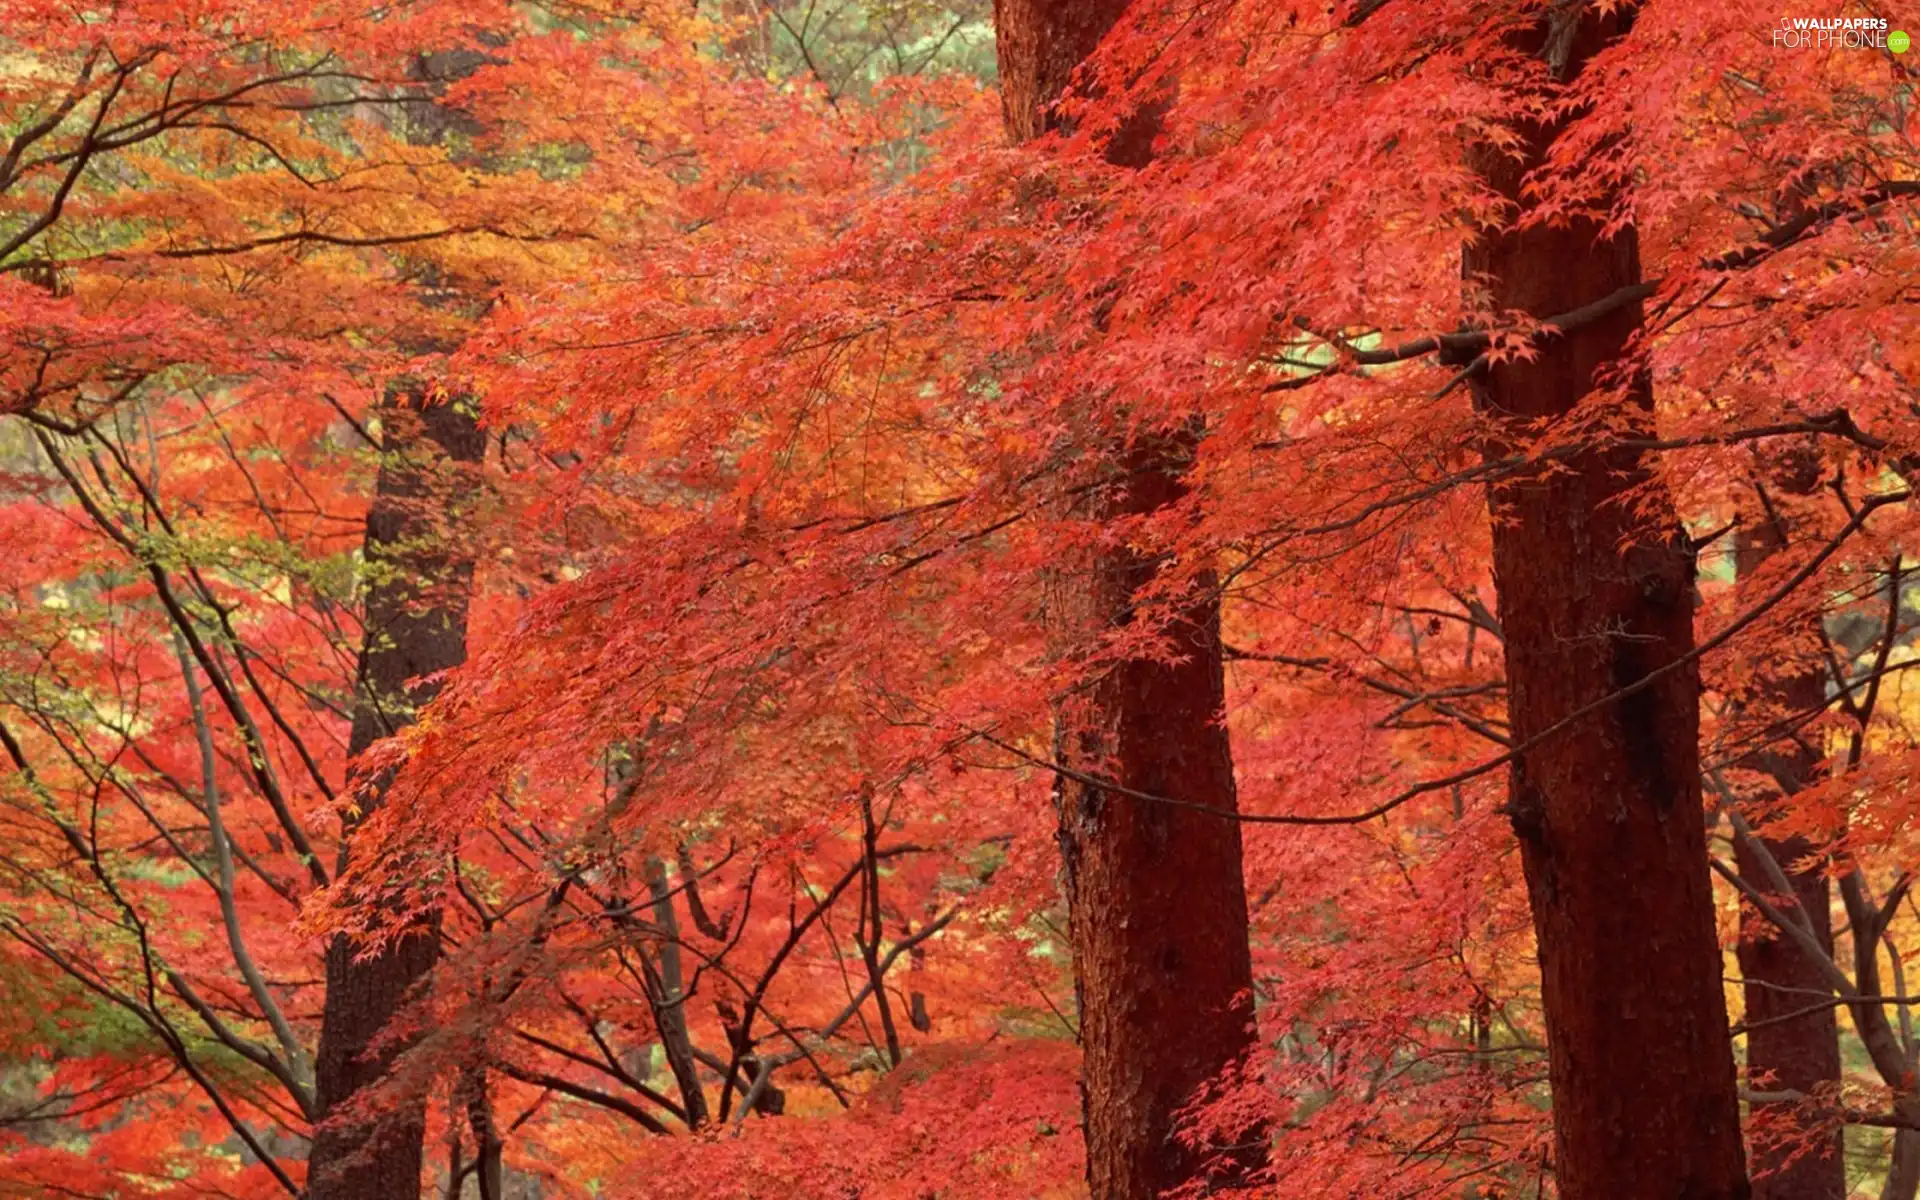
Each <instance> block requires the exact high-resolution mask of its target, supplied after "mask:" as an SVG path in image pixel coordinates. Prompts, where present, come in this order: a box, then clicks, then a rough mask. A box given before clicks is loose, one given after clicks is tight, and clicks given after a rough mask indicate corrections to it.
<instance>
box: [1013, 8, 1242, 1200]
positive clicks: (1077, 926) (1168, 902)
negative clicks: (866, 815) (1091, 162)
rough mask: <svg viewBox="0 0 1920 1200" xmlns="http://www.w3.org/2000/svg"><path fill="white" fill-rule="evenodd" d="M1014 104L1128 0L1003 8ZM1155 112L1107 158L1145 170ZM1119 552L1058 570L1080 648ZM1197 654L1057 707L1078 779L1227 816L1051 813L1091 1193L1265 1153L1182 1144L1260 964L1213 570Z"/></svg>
mask: <svg viewBox="0 0 1920 1200" xmlns="http://www.w3.org/2000/svg"><path fill="white" fill-rule="evenodd" d="M994 9H995V12H994V15H995V31H996V36H997V38H998V51H999V59H1000V81H1001V88H1002V100H1003V104H1004V105H1005V110H1006V120H1007V127H1008V130H1009V132H1010V133H1011V135H1012V137H1013V138H1014V139H1015V140H1016V141H1025V140H1028V139H1031V138H1034V137H1037V136H1040V135H1041V134H1043V133H1045V132H1047V131H1048V130H1050V129H1052V128H1055V127H1056V125H1057V123H1058V118H1057V116H1056V115H1055V114H1054V113H1053V112H1051V111H1050V108H1051V105H1052V103H1053V102H1054V101H1055V100H1057V99H1058V98H1059V97H1060V95H1061V94H1062V92H1063V91H1064V90H1065V88H1066V85H1067V83H1068V80H1069V77H1070V76H1071V75H1072V74H1073V72H1074V70H1075V69H1076V68H1077V67H1078V66H1079V65H1080V64H1081V62H1083V61H1084V60H1085V59H1086V58H1087V56H1088V55H1089V54H1091V53H1092V52H1093V50H1094V48H1095V47H1096V46H1098V45H1099V43H1100V40H1101V38H1102V37H1104V36H1105V35H1106V33H1107V32H1108V31H1109V30H1110V29H1111V28H1112V27H1113V25H1114V23H1115V22H1116V21H1117V20H1118V19H1119V18H1120V16H1121V14H1122V13H1123V12H1124V11H1125V9H1126V0H1078V2H1070V3H1060V2H1052V0H996V4H995V6H994ZM1155 123H1156V122H1155V114H1154V113H1152V112H1150V111H1149V112H1144V113H1142V114H1140V115H1139V116H1138V117H1136V119H1134V120H1133V121H1131V122H1129V123H1128V124H1127V125H1126V126H1124V127H1123V128H1122V129H1121V131H1120V132H1119V134H1118V135H1117V136H1116V137H1115V138H1114V139H1113V141H1112V142H1111V143H1110V144H1109V145H1108V146H1107V150H1106V153H1107V158H1108V159H1109V161H1111V162H1113V163H1115V164H1117V165H1122V166H1140V165H1143V164H1144V163H1145V162H1146V161H1147V159H1148V157H1149V154H1150V150H1151V146H1152V139H1153V133H1154V128H1155ZM1196 441H1197V433H1184V434H1179V435H1174V436H1167V437H1161V438H1157V439H1149V440H1148V441H1146V442H1145V443H1144V444H1142V445H1138V446H1135V447H1133V448H1130V449H1125V448H1121V447H1113V448H1112V450H1111V453H1112V454H1113V456H1114V461H1113V463H1112V464H1111V465H1112V466H1113V468H1115V469H1114V479H1113V480H1112V482H1111V484H1110V486H1109V487H1108V488H1107V489H1106V490H1105V492H1104V493H1103V494H1102V495H1101V496H1100V497H1099V498H1096V499H1095V500H1093V501H1092V505H1093V511H1092V513H1091V515H1092V516H1093V517H1094V518H1095V519H1096V520H1098V519H1107V518H1113V517H1120V516H1126V515H1135V514H1145V513H1152V512H1155V511H1158V510H1160V509H1163V508H1165V507H1167V506H1169V505H1172V504H1175V503H1177V502H1178V501H1179V500H1180V499H1181V498H1182V496H1184V495H1185V493H1186V485H1185V483H1184V481H1183V477H1184V474H1185V471H1186V465H1187V462H1188V461H1189V460H1190V458H1191V456H1192V451H1193V448H1194V445H1195V444H1196ZM1155 569H1156V568H1155V565H1154V563H1153V562H1152V561H1150V560H1148V559H1144V558H1142V557H1139V556H1137V555H1134V554H1131V553H1129V552H1127V551H1124V550H1119V551H1099V552H1094V553H1090V554H1088V555H1085V556H1082V557H1081V558H1080V559H1079V560H1078V561H1077V562H1074V563H1072V564H1070V565H1063V568H1062V570H1060V571H1059V572H1057V573H1056V575H1055V577H1054V580H1053V581H1052V584H1051V591H1050V595H1049V598H1048V605H1049V610H1050V611H1049V621H1050V622H1051V623H1052V625H1053V628H1054V632H1055V635H1056V636H1057V637H1059V638H1060V639H1061V640H1062V641H1063V642H1065V643H1070V644H1085V641H1086V639H1088V638H1090V637H1097V636H1099V634H1100V633H1101V632H1102V631H1104V630H1107V629H1111V628H1114V627H1117V626H1121V625H1125V624H1126V623H1128V622H1129V621H1131V620H1132V619H1133V611H1132V610H1133V598H1134V595H1135V594H1136V592H1137V591H1138V590H1139V589H1140V587H1141V586H1142V585H1144V584H1145V583H1146V582H1148V581H1149V580H1150V579H1151V578H1152V576H1153V574H1154V571H1155ZM1170 632H1171V635H1172V637H1173V639H1174V641H1175V644H1176V645H1177V646H1178V647H1179V649H1180V651H1181V653H1182V655H1183V656H1184V657H1183V660H1182V661H1180V662H1177V663H1172V664H1168V663H1156V662H1149V661H1145V660H1135V661H1130V662H1126V663H1122V664H1121V665H1119V666H1118V667H1117V668H1115V669H1113V670H1112V671H1111V672H1110V673H1109V674H1107V675H1106V676H1105V677H1104V678H1102V679H1100V680H1098V681H1097V682H1096V683H1094V684H1093V685H1092V686H1091V687H1090V688H1089V689H1087V690H1086V691H1085V692H1083V693H1081V694H1080V695H1079V696H1077V697H1076V698H1075V699H1074V700H1072V701H1070V702H1069V703H1067V704H1065V705H1063V706H1062V707H1061V709H1060V711H1059V712H1058V713H1056V718H1055V719H1056V729H1055V742H1056V756H1057V758H1058V760H1059V762H1060V763H1061V764H1062V765H1063V766H1065V767H1067V768H1068V769H1070V770H1072V771H1074V772H1076V773H1078V774H1080V775H1081V776H1083V777H1087V776H1090V777H1097V778H1105V779H1110V780H1112V781H1114V782H1116V783H1118V784H1120V785H1122V786H1124V787H1126V788H1128V789H1130V790H1132V791H1135V792H1144V793H1149V794H1152V795H1155V796H1168V797H1173V798H1176V799H1179V800H1183V801H1187V802H1190V803H1193V804H1200V805H1206V806H1208V807H1210V808H1215V809H1219V810H1220V811H1221V812H1222V813H1224V814H1228V815H1225V816H1220V817H1215V816H1209V815H1206V814H1204V813H1199V812H1194V811H1191V810H1188V809H1182V808H1175V807H1172V806H1168V805H1164V804H1155V803H1152V802H1150V801H1142V800H1140V799H1138V798H1136V797H1129V796H1124V795H1119V794H1116V793H1114V792H1112V791H1109V790H1103V789H1102V788H1100V787H1097V786H1091V785H1089V784H1088V783H1087V782H1085V779H1084V778H1082V779H1075V778H1072V777H1069V776H1067V775H1059V776H1057V781H1056V785H1055V803H1056V805H1057V808H1058V812H1059V822H1060V825H1059V841H1060V849H1061V856H1062V859H1063V866H1064V880H1065V890H1066V895H1067V908H1068V916H1069V920H1068V925H1069V938H1070V940H1071V942H1072V950H1073V964H1074V985H1075V992H1076V994H1077V996H1078V999H1079V1009H1080V1041H1081V1046H1082V1051H1083V1056H1084V1057H1083V1065H1082V1069H1081V1092H1082V1097H1083V1103H1084V1119H1085V1124H1086V1144H1087V1180H1088V1184H1089V1186H1090V1188H1091V1192H1092V1196H1093V1200H1148V1198H1150V1197H1154V1196H1158V1195H1160V1194H1161V1193H1162V1192H1164V1191H1166V1190H1168V1189H1170V1188H1174V1187H1178V1186H1180V1185H1182V1184H1187V1183H1192V1182H1195V1181H1199V1180H1204V1181H1205V1182H1207V1183H1210V1184H1229V1183H1231V1182H1232V1180H1233V1179H1234V1178H1235V1177H1237V1176H1239V1175H1241V1174H1243V1173H1244V1172H1245V1170H1246V1169H1247V1168H1248V1167H1250V1166H1251V1165H1253V1164H1255V1163H1257V1162H1259V1161H1261V1160H1262V1159H1263V1158H1264V1154H1263V1150H1264V1142H1265V1134H1264V1131H1262V1130H1258V1129H1255V1130H1250V1131H1248V1133H1247V1136H1246V1137H1244V1138H1241V1139H1238V1140H1239V1141H1241V1142H1243V1143H1244V1146H1243V1147H1242V1148H1241V1149H1240V1150H1239V1151H1238V1152H1237V1157H1234V1158H1232V1159H1230V1160H1228V1161H1225V1162H1224V1163H1223V1164H1216V1165H1214V1166H1209V1165H1208V1163H1207V1162H1206V1161H1205V1160H1204V1159H1205V1156H1204V1155H1202V1154H1199V1153H1196V1152H1195V1151H1193V1150H1191V1149H1189V1148H1187V1147H1185V1146H1183V1145H1182V1144H1181V1143H1180V1142H1179V1141H1177V1140H1176V1139H1175V1138H1174V1136H1173V1131H1174V1127H1175V1115H1176V1113H1177V1111H1178V1110H1179V1109H1180V1108H1181V1106H1183V1105H1185V1104H1187V1103H1188V1102H1189V1101H1191V1100H1192V1099H1193V1098H1194V1096H1195V1093H1196V1091H1197V1090H1198V1089H1199V1088H1200V1087H1201V1086H1202V1085H1204V1084H1205V1083H1207V1082H1208V1081H1209V1080H1213V1079H1215V1078H1217V1077H1218V1076H1219V1075H1220V1074H1221V1072H1222V1071H1223V1070H1224V1069H1225V1068H1227V1067H1229V1066H1230V1065H1232V1064H1233V1063H1235V1062H1236V1061H1238V1060H1240V1059H1242V1058H1243V1057H1244V1056H1245V1055H1246V1054H1247V1053H1248V1051H1249V1050H1250V1049H1252V1047H1253V1045H1254V1031H1253V1001H1252V988H1253V967H1252V961H1251V958H1250V955H1249V953H1248V947H1247V900H1246V886H1245V883H1244V881H1243V878H1242V874H1241V862H1240V857H1241V854H1240V827H1239V825H1238V824H1237V823H1236V822H1235V820H1234V819H1233V817H1232V815H1231V814H1234V813H1236V812H1237V811H1238V808H1237V800H1236V795H1235V791H1234V778H1233V758H1232V753H1231V750H1230V748H1229V746H1228V743H1227V732H1226V728H1225V726H1224V725H1223V724H1222V718H1223V713H1224V708H1225V690H1226V689H1225V675H1224V669H1223V664H1222V658H1221V646H1220V607H1219V596H1218V592H1217V591H1216V590H1215V588H1214V580H1213V577H1212V576H1211V575H1210V574H1209V575H1207V576H1206V577H1204V578H1201V579H1199V580H1198V581H1197V582H1196V585H1195V591H1194V593H1193V597H1192V599H1191V601H1190V602H1189V603H1188V605H1187V606H1186V609H1185V611H1183V612H1181V613H1180V614H1179V616H1178V619H1177V620H1176V621H1175V622H1174V623H1173V627H1172V629H1171V630H1170Z"/></svg>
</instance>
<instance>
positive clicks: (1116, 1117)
mask: <svg viewBox="0 0 1920 1200" xmlns="http://www.w3.org/2000/svg"><path fill="white" fill-rule="evenodd" d="M1132 457H1133V461H1131V462H1128V463H1127V464H1126V467H1125V474H1124V476H1123V478H1122V480H1121V481H1120V483H1119V484H1118V485H1117V490H1118V492H1119V494H1118V495H1117V496H1115V497H1114V498H1113V499H1112V501H1111V503H1110V504H1109V505H1108V506H1107V507H1106V508H1105V512H1104V514H1103V515H1111V516H1120V515H1124V514H1136V513H1147V512H1152V511H1154V510H1155V509H1157V508H1160V507H1163V506H1165V505H1169V504H1172V503H1174V502H1175V501H1176V500H1177V499H1178V498H1179V496H1180V494H1181V492H1182V490H1183V484H1182V483H1181V479H1180V470H1179V467H1178V465H1177V463H1169V462H1168V461H1166V459H1165V457H1164V452H1154V451H1148V452H1142V453H1139V454H1136V455H1134V456H1132ZM1155 460H1158V461H1155ZM1081 565H1082V568H1083V569H1082V570H1081V571H1079V572H1075V573H1073V574H1071V575H1063V577H1062V578H1061V579H1060V580H1059V581H1058V582H1057V584H1056V586H1055V588H1054V596H1053V601H1052V602H1053V608H1054V611H1053V613H1052V619H1053V620H1054V621H1055V622H1056V623H1057V624H1058V625H1059V626H1060V627H1062V628H1063V629H1071V630H1078V631H1083V632H1084V631H1086V630H1087V629H1089V627H1095V628H1097V627H1098V626H1100V625H1120V624H1124V623H1126V622H1127V621H1128V620H1130V619H1131V617H1130V611H1129V610H1130V608H1131V605H1132V598H1133V596H1134V594H1135V593H1136V592H1137V591H1138V589H1139V588H1140V587H1141V585H1142V584H1144V583H1145V582H1146V581H1147V579H1148V578H1150V577H1151V575H1152V573H1153V571H1154V567H1153V564H1151V563H1150V562H1145V561H1141V560H1139V559H1136V558H1133V557H1131V556H1129V555H1126V554H1124V553H1112V554H1102V555H1098V556H1091V561H1090V562H1086V563H1083V564H1081ZM1211 583H1212V580H1211V578H1205V579H1202V580H1200V581H1198V583H1197V585H1196V586H1197V587H1198V588H1199V589H1207V588H1209V587H1210V585H1211ZM1171 633H1172V636H1173V638H1174V640H1175V644H1176V645H1177V646H1178V647H1179V650H1180V652H1181V654H1182V655H1183V656H1184V658H1183V661H1180V662H1178V663H1172V664H1169V663H1161V662H1150V661H1145V660H1134V661H1130V662H1126V663H1123V664H1121V665H1120V666H1119V667H1117V668H1116V669H1114V670H1113V671H1111V672H1110V673H1109V674H1107V675H1106V676H1105V677H1103V678H1102V679H1100V680H1099V681H1097V682H1096V683H1095V684H1094V685H1093V686H1092V687H1091V688H1089V689H1087V690H1086V691H1085V692H1084V693H1082V694H1081V695H1080V696H1078V697H1076V698H1075V699H1074V700H1072V701H1070V702H1068V703H1067V704H1065V705H1063V706H1062V708H1061V710H1060V712H1059V713H1058V714H1057V717H1056V721H1057V726H1056V733H1055V754H1056V757H1057V758H1058V760H1059V761H1060V762H1061V763H1062V764H1063V765H1064V766H1066V767H1067V768H1069V769H1071V770H1073V771H1075V772H1076V773H1079V774H1080V775H1082V776H1084V777H1092V778H1103V779H1111V780H1113V781H1115V782H1117V783H1119V784H1121V785H1122V786H1124V787H1126V788H1129V789H1131V790H1133V791H1135V792H1143V793H1147V794H1150V795H1154V796H1167V797H1172V798H1175V799H1179V800H1183V801H1187V802H1190V803H1194V804H1203V805H1206V806H1208V807H1211V808H1216V809H1219V810H1221V811H1222V812H1224V813H1227V814H1232V813H1234V812H1236V811H1237V802H1236V796H1235V790H1234V778H1233V758H1232V753H1231V750H1230V748H1229V746H1228V742H1227V732H1226V729H1225V727H1224V726H1223V725H1222V724H1221V715H1222V710H1223V707H1224V703H1225V689H1224V684H1223V673H1222V663H1221V651H1220V610H1219V604H1218V601H1217V599H1216V596H1215V594H1213V593H1211V592H1209V591H1205V590H1202V591H1200V592H1198V593H1197V594H1196V597H1195V599H1194V600H1193V601H1192V602H1191V603H1190V604H1189V606H1188V607H1187V609H1186V610H1185V611H1184V612H1183V613H1181V614H1180V616H1179V618H1178V620H1177V621H1175V622H1174V624H1173V628H1172V630H1171ZM1055 802H1056V804H1057V806H1058V809H1059V819H1060V832H1059V840H1060V851H1061V856H1062V859H1063V860H1064V867H1065V872H1064V874H1065V883H1066V893H1067V910H1068V915H1069V930H1070V937H1071V940H1072V945H1073V964H1074V985H1075V992H1076V994H1077V996H1078V998H1079V1009H1080V1044H1081V1048H1082V1054H1083V1066H1082V1069H1081V1079H1082V1083H1081V1087H1082V1091H1083V1097H1084V1103H1085V1121H1086V1142H1087V1177H1088V1183H1089V1184H1090V1185H1091V1189H1092V1195H1093V1197H1094V1200H1148V1198H1150V1197H1154V1196H1158V1195H1160V1194H1161V1193H1162V1192H1164V1191H1166V1190H1168V1189H1170V1188H1174V1187H1177V1186H1179V1185H1181V1184H1185V1183H1190V1182H1193V1181H1194V1180H1196V1179H1202V1178H1207V1177H1208V1176H1209V1175H1210V1174H1211V1176H1212V1178H1211V1180H1210V1182H1212V1183H1214V1184H1216V1185H1221V1186H1224V1185H1227V1184H1229V1183H1231V1182H1232V1181H1233V1179H1234V1178H1235V1177H1236V1176H1238V1175H1239V1174H1241V1173H1242V1171H1243V1170H1244V1169H1245V1168H1246V1167H1249V1166H1251V1165H1253V1164H1255V1163H1257V1162H1258V1161H1259V1160H1260V1159H1261V1158H1262V1157H1263V1152H1264V1133H1263V1132H1262V1131H1260V1130H1249V1131H1247V1134H1246V1137H1245V1138H1244V1139H1242V1140H1243V1141H1244V1143H1245V1148H1244V1149H1243V1150H1242V1151H1241V1153H1240V1155H1239V1156H1238V1158H1237V1160H1235V1161H1233V1162H1231V1163H1229V1164H1227V1165H1226V1169H1224V1170H1214V1171H1212V1172H1209V1170H1208V1169H1207V1167H1206V1166H1205V1164H1204V1163H1203V1162H1202V1161H1201V1157H1200V1156H1199V1155H1196V1154H1195V1153H1193V1152H1192V1151H1190V1150H1188V1149H1186V1148H1184V1147H1183V1146H1182V1145H1181V1144H1180V1143H1179V1142H1178V1141H1176V1140H1175V1139H1174V1138H1173V1136H1172V1134H1173V1129H1174V1125H1175V1121H1174V1117H1175V1114H1176V1112H1177V1110H1178V1109H1179V1108H1180V1107H1181V1106H1182V1105H1184V1104H1186V1103H1188V1102H1189V1101H1190V1100H1192V1099H1193V1098H1194V1095H1195V1093H1196V1091H1197V1090H1198V1089H1199V1088H1200V1087H1201V1086H1202V1085H1204V1084H1206V1083H1207V1082H1208V1081H1209V1080H1212V1079H1215V1078H1216V1077H1218V1076H1219V1075H1220V1074H1221V1072H1222V1070H1223V1069H1225V1068H1227V1067H1228V1066H1230V1065H1231V1064H1233V1063H1234V1062H1236V1061H1237V1060H1240V1059H1241V1058H1243V1057H1244V1056H1245V1055H1246V1054H1247V1053H1248V1052H1249V1051H1250V1050H1251V1049H1252V1048H1253V1046H1254V1032H1253V1002H1252V987H1253V967H1252V962H1251V959H1250V956H1249V953H1248V947H1247V900H1246V890H1245V884H1244V882H1243V880H1242V875H1241V862H1240V827H1239V825H1238V824H1237V823H1236V822H1235V821H1234V820H1233V819H1232V818H1231V816H1227V817H1224V818H1223V817H1214V816H1209V815H1206V814H1204V813H1199V812H1194V811H1191V810H1189V809H1184V808H1175V807H1170V806H1168V805H1164V804H1155V803H1151V802H1147V801H1142V800H1139V799H1137V798H1135V797H1130V796H1125V795H1116V794H1114V793H1113V792H1111V791H1109V790H1105V789H1102V788H1100V787H1097V786H1092V785H1090V784H1088V783H1086V782H1084V780H1083V779H1076V778H1071V777H1067V776H1060V777H1058V779H1057V783H1056V786H1055Z"/></svg>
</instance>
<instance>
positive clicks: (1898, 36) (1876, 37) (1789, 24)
mask: <svg viewBox="0 0 1920 1200" xmlns="http://www.w3.org/2000/svg"><path fill="white" fill-rule="evenodd" d="M1773 44H1774V45H1776V46H1779V47H1781V48H1783V49H1787V50H1891V51H1892V52H1893V53H1895V54H1905V53H1906V52H1907V47H1908V46H1909V45H1911V40H1910V39H1909V38H1908V37H1907V35H1906V33H1905V32H1904V31H1902V30H1898V29H1889V28H1888V27H1887V19H1886V18H1885V17H1781V18H1780V24H1778V25H1776V26H1775V27H1774V30H1773Z"/></svg>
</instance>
